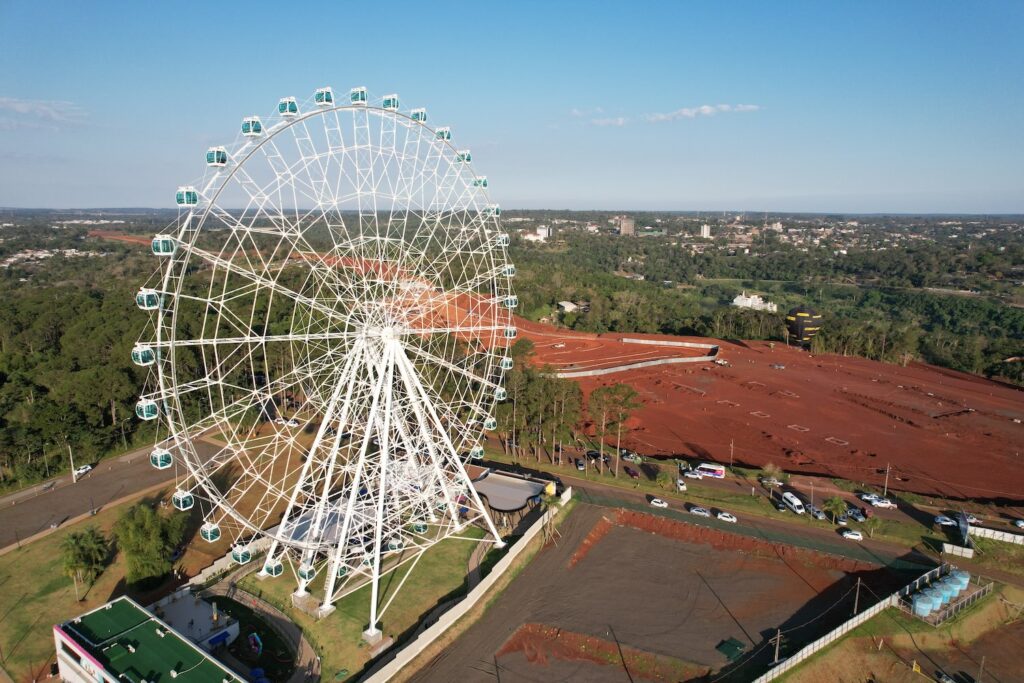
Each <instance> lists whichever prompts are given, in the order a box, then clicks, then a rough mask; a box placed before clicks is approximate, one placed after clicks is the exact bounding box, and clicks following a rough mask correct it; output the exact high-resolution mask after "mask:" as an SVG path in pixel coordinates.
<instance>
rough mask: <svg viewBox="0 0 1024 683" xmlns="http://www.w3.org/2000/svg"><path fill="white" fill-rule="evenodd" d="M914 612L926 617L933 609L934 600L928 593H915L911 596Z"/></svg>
mask: <svg viewBox="0 0 1024 683" xmlns="http://www.w3.org/2000/svg"><path fill="white" fill-rule="evenodd" d="M912 602H913V605H914V614H915V615H917V616H919V617H926V616H928V615H929V614H931V613H932V610H934V609H935V601H934V600H933V599H932V598H931V596H929V595H925V594H924V593H916V594H914V597H913V600H912Z"/></svg>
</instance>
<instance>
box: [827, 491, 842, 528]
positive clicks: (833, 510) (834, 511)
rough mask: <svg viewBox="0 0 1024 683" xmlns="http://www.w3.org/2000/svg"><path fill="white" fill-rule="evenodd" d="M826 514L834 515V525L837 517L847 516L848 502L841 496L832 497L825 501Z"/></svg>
mask: <svg viewBox="0 0 1024 683" xmlns="http://www.w3.org/2000/svg"><path fill="white" fill-rule="evenodd" d="M824 508H825V512H828V513H830V514H831V515H832V523H833V524H834V523H835V521H836V518H837V517H840V516H841V515H844V514H846V501H845V500H843V499H842V498H840V497H839V496H832V497H831V498H829V499H828V500H826V501H825V505H824Z"/></svg>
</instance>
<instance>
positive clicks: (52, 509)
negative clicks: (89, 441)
mask: <svg viewBox="0 0 1024 683" xmlns="http://www.w3.org/2000/svg"><path fill="white" fill-rule="evenodd" d="M196 448H197V450H198V452H199V455H200V457H203V458H207V457H210V455H212V454H213V453H214V452H215V450H216V448H215V447H214V446H212V445H210V444H207V443H206V442H203V441H197V442H196ZM151 450H152V449H151V448H145V449H141V450H138V451H133V452H131V453H127V454H125V455H122V456H120V457H118V458H112V459H110V460H104V461H101V462H100V463H99V464H98V465H97V466H96V468H95V469H94V470H93V471H92V472H90V473H89V474H87V475H85V476H84V477H82V478H81V479H79V480H78V482H77V483H72V482H71V475H70V474H67V475H64V476H62V477H58V478H57V479H52V480H50V482H47V484H46V485H39V486H33V487H31V488H29V489H26V490H24V491H19V492H17V493H12V494H10V495H8V496H5V497H3V498H0V548H6V547H7V546H9V545H13V544H14V543H17V542H19V541H20V540H21V539H25V538H28V537H29V536H32V535H33V534H37V533H39V532H41V531H45V530H46V529H48V528H50V525H51V524H53V523H57V524H58V525H59V524H63V523H64V522H65V521H67V520H69V519H71V518H73V517H77V516H78V515H83V514H86V513H88V512H89V510H90V509H92V508H97V509H102V508H103V507H104V506H106V505H108V504H109V503H111V502H112V501H115V500H118V499H119V498H124V497H125V496H128V495H131V494H133V493H136V492H138V491H142V490H144V489H146V488H149V487H150V486H154V485H156V484H161V483H164V482H170V481H173V480H174V472H175V468H174V467H171V468H170V469H166V470H158V469H155V468H154V467H153V466H152V465H150V464H149V452H150V451H151ZM78 464H82V463H78ZM50 483H52V484H53V485H52V486H49V485H50ZM47 487H49V488H47Z"/></svg>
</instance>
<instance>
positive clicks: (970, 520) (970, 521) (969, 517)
mask: <svg viewBox="0 0 1024 683" xmlns="http://www.w3.org/2000/svg"><path fill="white" fill-rule="evenodd" d="M967 523H968V524H981V520H980V519H978V518H977V517H975V516H974V515H972V514H971V513H970V512H968V513H967Z"/></svg>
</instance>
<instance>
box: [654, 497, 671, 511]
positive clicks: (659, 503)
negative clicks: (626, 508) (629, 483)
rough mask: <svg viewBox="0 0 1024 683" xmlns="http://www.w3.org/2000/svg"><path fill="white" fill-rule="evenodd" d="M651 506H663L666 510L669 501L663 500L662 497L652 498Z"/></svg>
mask: <svg viewBox="0 0 1024 683" xmlns="http://www.w3.org/2000/svg"><path fill="white" fill-rule="evenodd" d="M651 507H656V508H661V509H662V510H664V509H665V508H667V507H668V503H666V502H665V501H663V500H662V499H661V498H651Z"/></svg>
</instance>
